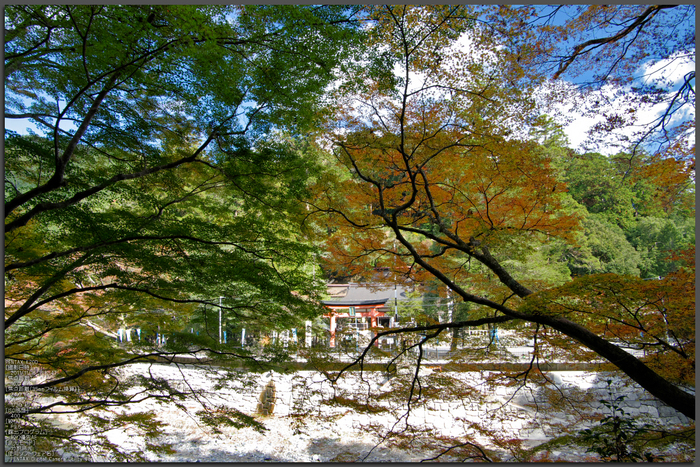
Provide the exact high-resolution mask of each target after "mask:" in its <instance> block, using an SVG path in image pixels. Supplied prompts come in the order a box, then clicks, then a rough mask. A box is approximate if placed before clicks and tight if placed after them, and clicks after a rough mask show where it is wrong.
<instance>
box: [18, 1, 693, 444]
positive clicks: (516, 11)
mask: <svg viewBox="0 0 700 467" xmlns="http://www.w3.org/2000/svg"><path fill="white" fill-rule="evenodd" d="M566 8H570V10H568V9H566ZM561 13H566V15H565V17H566V18H568V19H562V18H563V17H562V16H560V14H561ZM596 31H597V32H596ZM601 31H602V32H601ZM673 31H675V32H673ZM693 31H694V7H693V6H687V5H683V6H618V7H610V6H576V7H556V8H555V7H551V8H549V7H541V8H540V7H535V6H524V7H495V6H494V7H488V6H483V7H478V6H430V7H405V6H386V7H382V6H362V5H355V6H252V5H251V6H227V5H216V6H196V7H195V6H176V5H157V6H146V5H104V6H70V5H60V6H55V5H54V6H52V5H42V6H36V5H13V6H6V7H5V96H6V98H5V122H6V129H5V140H4V161H5V171H4V173H5V178H4V190H5V191H4V195H5V283H4V284H5V333H4V337H5V339H4V342H5V362H6V364H12V363H21V362H32V365H34V367H35V368H36V370H37V372H38V373H39V374H40V375H41V376H39V377H37V378H34V379H32V380H31V381H27V382H26V384H24V386H27V387H28V389H30V390H45V389H47V388H50V389H51V391H52V394H53V397H54V398H55V401H54V402H46V401H43V399H42V400H41V401H40V400H39V399H37V402H36V403H35V404H33V405H32V406H31V407H30V409H29V411H28V412H29V415H31V414H34V415H31V416H29V415H26V416H25V417H24V419H22V420H21V423H25V424H26V425H27V426H29V425H33V426H43V427H48V426H50V423H49V422H48V418H42V416H45V415H48V414H51V413H54V412H56V411H59V410H60V411H63V412H66V411H68V412H73V413H81V414H84V416H85V417H88V418H89V419H90V420H91V421H92V422H93V423H95V424H96V426H100V427H102V425H101V424H107V423H117V424H118V423H120V421H119V420H118V419H114V420H112V421H110V422H107V421H105V420H106V419H103V418H101V416H100V411H101V410H103V409H105V407H109V406H118V405H124V404H129V403H133V402H137V401H138V400H140V397H136V398H135V397H134V396H133V395H130V393H129V389H130V385H129V384H127V383H126V382H121V383H120V382H119V381H118V380H116V383H115V379H114V378H113V379H110V378H108V377H106V376H105V375H108V374H109V372H110V370H112V369H116V368H119V367H121V366H124V365H127V364H129V363H132V362H137V361H155V359H160V360H161V361H167V360H168V359H172V358H174V357H175V356H177V355H183V354H189V355H197V356H205V357H206V358H208V359H211V360H212V361H214V362H216V363H217V364H219V365H222V367H225V366H227V365H245V366H246V367H247V368H249V369H250V370H251V371H264V370H267V369H270V368H278V365H280V364H282V363H283V362H285V361H287V360H289V359H290V354H289V352H292V351H297V350H301V349H290V348H284V349H283V348H279V347H275V346H271V345H267V346H265V345H256V346H253V347H244V346H236V347H234V346H232V345H230V344H228V343H226V342H223V340H222V338H221V332H222V331H221V326H222V324H221V323H222V320H223V326H224V327H225V329H226V330H227V331H228V332H229V333H230V332H231V331H235V332H236V333H237V335H240V332H241V330H242V329H247V330H248V333H249V335H250V334H251V333H253V334H254V335H255V337H256V338H262V337H264V336H266V335H269V334H270V333H272V332H275V333H278V332H282V331H286V330H290V329H292V328H294V329H298V330H299V332H300V336H301V337H300V339H299V343H300V346H301V347H303V345H301V344H302V343H303V342H304V339H303V333H304V332H305V329H306V328H305V323H306V322H307V321H314V320H315V322H320V321H321V320H319V317H320V316H322V315H323V313H324V308H323V307H322V306H321V305H320V300H321V299H322V298H323V297H324V293H325V284H326V282H327V281H329V280H331V279H332V278H339V277H341V278H346V279H347V278H351V279H352V280H355V281H371V280H374V278H375V276H376V274H375V271H376V270H377V268H381V269H382V270H385V271H391V272H392V274H387V275H386V277H387V279H386V280H387V281H392V283H394V282H401V283H404V284H413V285H415V286H416V287H417V291H418V292H417V294H418V295H417V297H423V299H424V300H425V302H424V305H434V304H436V303H439V304H440V307H437V306H422V305H420V301H417V302H416V305H414V306H413V307H412V309H406V310H404V312H405V314H406V316H412V317H418V318H419V319H417V320H415V321H414V322H413V323H414V324H413V325H412V327H410V328H404V329H394V330H390V331H386V332H388V333H389V334H391V335H403V336H405V337H406V338H407V339H409V338H412V339H414V341H411V342H417V343H420V346H418V348H422V347H421V346H422V344H423V343H426V342H429V341H430V340H431V339H439V338H444V337H445V336H446V335H448V334H449V335H450V336H451V337H459V336H460V335H462V334H461V333H463V332H464V331H465V330H466V329H469V328H471V327H474V326H486V327H489V328H490V327H491V326H496V325H497V326H504V327H505V328H507V329H511V330H514V331H516V332H518V333H520V334H521V335H522V336H524V337H528V336H529V337H530V338H532V337H533V336H534V337H537V338H541V339H544V340H547V339H549V343H550V344H551V345H552V346H554V347H555V348H557V349H559V350H558V352H559V356H562V355H564V356H566V355H570V356H571V358H577V356H578V358H580V356H581V355H582V354H581V352H583V355H594V356H596V357H602V358H604V359H607V360H608V361H609V362H611V364H612V366H614V367H615V368H616V369H617V370H619V371H620V372H621V374H624V375H626V376H627V377H629V378H631V379H632V380H634V381H635V382H637V383H638V384H639V385H641V386H642V387H643V388H644V389H646V390H648V391H649V392H650V393H651V394H653V395H654V396H655V397H657V398H658V399H660V400H661V401H663V402H664V403H666V404H668V405H669V406H671V407H673V408H675V409H677V410H678V411H680V412H681V413H683V414H685V415H686V416H687V417H689V418H692V419H694V416H695V401H694V395H692V394H690V393H689V392H688V391H687V389H688V390H689V388H691V387H692V388H694V380H695V370H694V365H695V340H694V326H695V302H694V294H695V288H694V256H695V179H694V177H695V165H694V164H695V159H694V111H692V110H689V109H692V108H694V95H695V94H694V87H693V86H694V72H692V76H691V73H687V74H685V75H684V76H683V77H682V79H680V80H678V79H676V80H671V79H667V80H663V79H661V80H657V81H653V83H652V82H651V81H649V80H647V81H646V82H645V84H644V85H640V86H636V82H635V81H634V80H635V79H637V78H636V75H635V73H637V72H638V68H639V63H640V60H644V61H645V63H646V62H648V63H661V62H663V61H664V60H670V58H674V57H675V58H674V59H677V57H685V59H686V60H691V61H692V62H693V63H694V50H695V49H694V33H693ZM608 33H609V34H608ZM691 36H692V40H691ZM679 60H680V59H679ZM591 64H596V66H595V67H592V65H591ZM591 69H593V70H594V71H591ZM562 83H565V84H566V85H562ZM610 89H614V90H615V92H617V97H616V99H618V100H617V101H615V105H614V106H608V107H604V106H603V103H602V102H601V101H602V100H605V99H608V98H609V96H610V92H611V91H610ZM543 96H544V97H543ZM586 99H588V100H586ZM569 100H570V102H572V103H573V104H572V105H573V106H574V108H575V109H577V111H578V112H579V113H580V115H581V118H583V117H584V116H590V115H598V116H602V117H603V123H599V124H598V125H597V126H594V127H592V129H591V131H590V133H589V138H590V140H591V141H594V142H596V144H598V146H597V148H598V149H594V148H593V146H591V148H589V149H590V150H585V149H581V148H574V147H573V145H572V144H571V143H569V141H568V139H567V136H566V133H565V131H564V128H565V125H564V124H563V123H562V122H563V117H566V115H565V114H566V111H562V110H561V108H560V107H557V105H558V104H560V103H561V102H564V101H567V102H568V101H569ZM584 101H585V102H584ZM590 102H595V105H592V104H590ZM646 104H649V105H656V106H660V108H662V111H661V113H660V114H659V115H660V117H657V118H655V119H652V120H651V121H644V120H643V118H642V117H641V116H640V117H638V114H641V113H642V112H641V111H639V112H637V111H638V110H639V109H641V108H642V106H643V105H646ZM656 108H659V107H656ZM663 109H665V110H663ZM27 122H28V123H27ZM18 123H19V126H21V125H24V124H25V123H27V125H28V126H27V129H26V130H20V129H18V126H17V124H18ZM29 124H31V126H29ZM625 128H627V129H629V133H627V134H625V135H624V138H623V140H624V141H625V144H624V146H623V147H617V148H615V149H611V148H612V143H610V146H607V147H606V146H605V144H607V143H605V139H604V138H606V137H611V136H614V135H617V134H618V133H620V132H621V131H623V130H625ZM601 141H602V142H601ZM601 145H602V147H601ZM448 303H451V304H454V307H453V308H451V309H450V312H449V319H447V318H448V314H447V313H445V312H444V311H445V310H447V308H446V307H447V304H448ZM450 306H452V305H450ZM440 310H441V313H442V315H441V316H440V317H438V311H440ZM222 316H223V318H222ZM125 328H139V333H143V338H142V335H141V334H139V335H138V339H136V338H134V339H130V341H131V342H129V344H128V345H124V343H122V342H120V340H119V339H117V338H116V336H117V333H118V332H120V331H119V330H120V329H125ZM544 329H549V330H550V331H554V332H553V333H552V332H550V333H549V334H547V335H546V336H545V335H542V334H538V333H542V332H543V330H544ZM195 331H196V332H195ZM229 335H230V334H229ZM162 336H166V340H165V342H163V341H162V340H161V339H162ZM411 336H412V337H411ZM418 336H420V337H418ZM416 339H417V340H416ZM455 342H456V340H455ZM574 343H575V344H574ZM416 345H418V344H416ZM455 345H456V344H455ZM370 347H371V346H370ZM370 347H367V350H369V349H370ZM626 347H627V348H643V349H645V350H646V351H647V352H646V353H645V355H646V356H645V357H644V358H641V359H640V358H636V357H634V356H632V355H631V354H630V353H628V352H626V351H625V348H626ZM307 350H309V349H307ZM364 356H365V354H364V353H363V354H361V355H360V356H359V357H358V363H359V362H360V360H362V358H363V357H364ZM389 357H390V356H388V357H387V358H389ZM419 362H420V360H419ZM534 371H536V370H535V369H533V372H534ZM525 377H527V375H525ZM140 384H141V385H142V386H143V387H144V388H145V389H144V391H143V392H142V395H143V397H162V398H163V399H164V400H182V399H186V398H187V397H191V396H192V395H188V394H187V393H174V392H172V391H170V392H169V390H168V387H167V382H164V381H162V380H158V379H156V378H148V377H147V376H144V377H143V379H142V381H141V382H140ZM75 388H79V390H77V391H76V390H75ZM163 391H165V392H164V393H163ZM12 392H13V389H12V387H11V385H9V384H8V382H7V380H6V385H5V394H6V395H7V394H10V393H12ZM161 393H163V394H166V395H165V396H155V395H154V394H161ZM409 397H411V396H409ZM7 407H8V406H7V402H6V410H7ZM205 415H206V414H205ZM205 415H203V417H205ZM227 416H228V417H230V419H233V420H235V423H240V424H241V425H250V424H253V423H254V421H253V419H251V418H250V417H248V416H247V415H245V414H241V413H230V414H228V415H227ZM132 422H133V423H135V424H136V425H138V426H140V427H141V428H142V429H143V430H145V432H148V433H151V432H152V430H153V426H154V425H153V424H152V419H151V417H149V416H144V417H143V418H140V419H139V418H135V419H134V420H132ZM149 430H150V431H149ZM98 431H99V430H98ZM56 433H57V434H56V437H55V438H46V439H43V440H42V441H41V442H42V443H45V444H46V445H47V446H48V445H51V443H54V441H55V442H57V443H58V442H60V440H61V439H64V440H70V439H71V436H72V433H71V432H70V431H69V430H68V431H60V432H59V431H57V432H56ZM98 437H99V436H98ZM76 442H77V441H76ZM111 447H112V448H113V449H114V450H115V451H116V452H118V451H119V447H118V446H111ZM154 449H157V448H155V447H154Z"/></svg>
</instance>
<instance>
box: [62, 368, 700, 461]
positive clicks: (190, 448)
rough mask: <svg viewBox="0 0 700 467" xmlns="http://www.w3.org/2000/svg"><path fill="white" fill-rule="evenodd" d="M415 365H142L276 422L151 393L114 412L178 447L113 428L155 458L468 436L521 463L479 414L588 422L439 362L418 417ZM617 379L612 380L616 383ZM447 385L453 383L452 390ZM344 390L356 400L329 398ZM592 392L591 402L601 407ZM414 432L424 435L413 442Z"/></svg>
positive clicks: (562, 389) (601, 379)
mask: <svg viewBox="0 0 700 467" xmlns="http://www.w3.org/2000/svg"><path fill="white" fill-rule="evenodd" d="M409 373H410V371H409V370H403V371H399V374H398V375H388V374H385V373H382V372H365V373H363V374H362V375H360V374H359V372H352V373H349V374H348V375H347V377H345V378H343V379H341V380H340V381H339V382H338V384H335V385H332V384H331V383H330V382H329V381H328V379H327V378H326V377H325V376H324V375H323V374H321V373H318V372H310V371H299V372H295V373H290V374H280V373H275V372H267V373H263V374H256V373H247V374H246V373H240V374H239V375H238V376H237V377H236V378H228V377H227V376H226V375H227V373H226V372H224V371H223V370H216V369H211V368H203V367H194V366H190V365H177V366H176V365H172V364H171V365H165V364H146V363H139V364H134V365H131V366H129V367H127V368H125V369H123V370H121V373H119V374H118V375H116V376H118V377H120V378H127V377H129V376H130V375H135V374H143V375H145V374H148V375H152V376H153V377H156V378H163V380H167V381H168V382H169V384H170V386H171V387H173V388H177V389H179V390H182V391H185V392H187V391H193V390H194V391H195V392H197V393H198V397H199V400H200V401H201V402H204V403H205V404H206V405H208V406H209V407H223V408H228V409H235V410H239V411H241V412H242V413H245V414H249V415H255V416H256V418H257V420H258V421H260V422H261V423H262V424H263V425H264V426H265V428H266V430H265V431H263V432H261V431H259V430H256V429H255V428H254V427H245V428H235V427H229V426H218V427H217V429H216V430H214V429H212V427H210V426H207V425H205V424H203V423H202V422H201V421H200V420H198V418H197V417H196V416H195V415H194V414H195V413H196V412H197V411H199V410H200V409H201V408H202V406H201V404H200V402H197V401H196V400H195V399H193V398H189V399H188V400H187V401H186V402H184V403H183V404H184V405H183V406H181V407H177V406H176V405H175V404H174V403H168V404H161V403H158V402H157V401H156V400H154V399H147V400H145V401H143V402H140V403H139V404H135V405H130V406H126V407H122V408H115V409H114V412H115V413H117V412H120V411H136V410H139V411H147V412H149V413H155V414H156V415H157V419H158V420H160V421H162V422H164V427H163V429H162V432H161V435H160V437H159V439H158V443H160V444H170V445H171V446H172V448H173V452H171V453H159V454H154V453H145V452H144V446H145V442H146V441H145V440H144V439H143V438H142V437H140V436H138V434H137V433H136V432H135V431H134V430H133V428H132V427H130V426H124V427H122V428H121V429H116V430H112V431H111V432H109V433H108V437H109V440H110V441H111V442H112V443H114V444H116V445H118V446H120V449H121V450H122V451H124V452H133V453H136V452H144V456H146V459H147V460H149V461H153V462H338V461H341V462H357V461H363V462H416V461H420V460H424V459H430V458H433V457H436V456H437V455H439V454H440V453H443V452H445V451H447V450H448V448H449V447H450V446H452V445H454V444H455V443H457V442H458V441H459V440H460V439H461V440H466V439H468V440H471V441H476V442H478V443H480V444H482V445H483V446H486V447H489V448H491V449H493V450H494V452H496V453H497V455H498V460H500V461H509V460H513V458H512V456H511V455H510V454H509V453H508V452H506V451H504V450H499V449H498V448H497V447H496V446H494V445H493V444H492V443H491V441H490V440H489V436H488V435H486V434H485V433H483V432H479V430H477V429H475V428H474V426H473V425H472V422H478V423H480V424H481V425H482V426H486V427H488V428H490V429H493V430H494V432H496V433H498V435H500V436H502V437H503V438H504V439H507V438H519V439H524V440H525V442H524V445H525V446H530V447H531V446H535V445H538V444H541V443H543V442H545V441H547V440H549V439H552V438H555V437H557V436H558V435H559V434H560V432H559V430H560V429H561V427H562V426H567V425H569V424H572V423H578V422H579V421H580V420H581V417H580V416H577V415H576V410H574V411H573V414H572V413H567V412H566V411H565V410H560V409H559V408H557V407H556V406H555V405H553V404H552V400H553V399H552V393H551V392H550V393H546V392H543V391H542V390H535V389H533V388H532V387H528V386H525V387H517V388H515V387H513V388H511V387H507V386H505V385H503V384H493V385H492V384H489V381H488V380H489V376H492V375H490V373H489V372H464V373H448V372H436V371H434V370H430V369H425V370H424V371H422V372H421V381H422V382H423V387H421V390H422V394H427V393H428V392H430V391H431V390H432V391H433V394H434V393H435V391H443V390H444V391H445V392H444V393H439V394H441V397H438V398H432V399H431V401H429V402H427V403H423V402H422V400H423V399H418V400H416V401H415V403H414V404H413V406H412V408H411V411H410V412H409V414H408V417H406V404H405V400H401V401H399V400H392V398H391V397H390V396H391V395H392V394H394V393H396V394H399V393H401V390H405V388H406V387H407V386H406V384H409V383H410V382H411V380H412V378H411V376H412V375H411V374H409ZM113 377H114V376H113ZM548 377H549V378H550V379H551V381H552V382H553V383H555V384H556V385H557V389H556V390H554V391H555V392H559V393H562V394H563V393H566V394H568V395H569V396H570V397H572V398H578V399H580V400H581V401H582V403H583V405H582V407H584V408H585V407H588V409H587V410H588V411H590V410H599V411H600V410H602V409H601V406H600V403H599V400H600V399H606V398H607V397H609V396H610V394H609V393H608V392H609V391H614V395H615V396H616V397H617V396H618V395H620V394H623V395H624V396H625V397H624V398H623V400H622V403H624V407H625V410H627V412H628V413H630V414H631V415H632V416H633V417H635V419H647V420H650V421H661V422H662V423H663V424H664V425H666V426H669V427H671V426H688V425H689V424H690V423H691V421H689V420H688V419H686V418H685V417H684V416H683V415H682V414H680V413H678V412H676V411H675V410H673V409H670V408H668V407H666V406H662V405H660V403H659V402H657V401H656V400H654V399H653V398H651V397H650V396H648V395H647V394H646V393H645V392H644V391H642V390H641V389H640V388H639V387H634V385H631V386H630V385H629V384H627V385H625V384H622V383H621V381H620V380H618V379H615V378H606V377H605V375H601V374H598V373H586V372H580V371H561V372H550V373H549V374H548ZM608 379H610V381H612V382H613V384H612V385H611V384H608V382H607V380H608ZM446 380H448V382H447V383H445V381H446ZM270 381H272V382H273V383H274V385H275V388H276V394H275V401H274V402H275V404H274V409H273V411H272V414H271V415H267V416H264V415H260V414H258V415H256V412H258V411H259V409H260V407H259V403H260V398H259V395H260V393H261V391H262V390H263V389H264V388H265V386H266V385H267V384H268V383H269V382H270ZM450 381H451V382H452V384H450ZM455 381H457V382H462V383H464V387H468V388H470V390H469V391H467V392H466V393H460V394H454V393H450V390H448V389H445V388H448V387H453V388H454V386H455V385H454V382H455ZM441 384H446V386H445V388H442V386H441ZM458 386H459V385H458ZM135 390H136V389H135ZM416 392H417V390H416ZM370 393H371V394H373V395H374V396H376V395H378V394H383V395H385V397H384V398H380V399H381V400H382V402H381V403H379V404H380V405H382V404H383V407H384V408H385V409H386V410H384V411H377V410H374V411H372V410H353V408H352V404H353V403H356V408H357V407H359V408H362V407H363V405H362V402H363V401H364V400H365V399H364V398H365V396H366V395H367V394H370ZM334 395H335V396H340V397H341V398H342V399H343V400H345V401H351V403H350V404H349V405H348V404H345V405H333V404H328V401H329V400H331V399H332V398H333V396H334ZM555 399H556V397H555ZM583 399H586V400H587V401H590V403H589V405H586V403H584V401H583ZM324 402H325V403H324ZM506 402H507V404H506ZM579 410H580V409H579ZM584 418H585V417H584ZM397 420H398V421H397ZM406 422H408V423H406ZM61 423H63V424H67V425H69V424H70V423H72V422H71V419H70V418H69V417H67V416H64V417H63V418H62V421H61ZM581 428H585V426H583V425H582V426H581ZM217 431H218V432H217ZM390 432H403V433H404V434H405V435H406V436H404V437H403V439H404V444H403V445H401V446H397V445H396V444H392V441H395V440H396V438H392V437H389V438H387V439H385V440H383V439H382V437H383V436H385V435H386V434H387V433H390ZM409 434H410V436H412V438H410V441H408V442H406V441H405V440H406V439H407V437H408V436H409ZM465 436H466V438H465ZM449 437H451V438H452V439H451V440H450V439H448V438H449ZM456 452H457V451H455V452H454V454H455V456H451V455H450V454H453V452H447V453H446V454H443V455H442V456H440V457H439V460H445V461H456V460H462V459H461V458H459V457H458V456H456ZM62 454H63V456H64V459H65V460H71V458H72V455H71V454H70V453H62ZM85 456H86V454H85V453H83V454H82V455H81V458H82V459H83V460H90V461H98V462H99V461H110V460H111V459H110V457H109V456H107V457H102V455H101V454H99V453H94V452H93V453H92V454H90V458H89V459H86V457H85ZM590 456H592V454H591V453H586V452H585V450H583V449H582V448H581V449H575V448H572V447H570V446H569V447H566V448H560V449H556V450H553V451H552V452H550V459H551V460H555V461H563V462H567V461H569V462H576V461H579V462H580V461H582V460H584V459H588V460H591V457H590ZM686 457H688V459H690V460H692V459H694V451H693V452H692V453H687V455H686Z"/></svg>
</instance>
